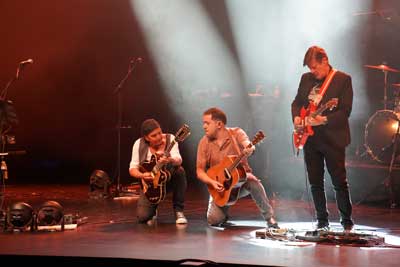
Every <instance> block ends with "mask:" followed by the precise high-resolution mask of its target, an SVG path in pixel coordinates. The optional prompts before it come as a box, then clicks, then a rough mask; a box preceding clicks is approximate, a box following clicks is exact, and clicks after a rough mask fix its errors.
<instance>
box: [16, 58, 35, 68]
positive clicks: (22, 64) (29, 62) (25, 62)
mask: <svg viewBox="0 0 400 267" xmlns="http://www.w3.org/2000/svg"><path fill="white" fill-rule="evenodd" d="M32 63H33V59H31V58H30V59H27V60H24V61H21V62H20V63H19V65H20V66H24V65H26V64H32Z"/></svg>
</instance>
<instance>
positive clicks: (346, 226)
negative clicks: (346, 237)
mask: <svg viewBox="0 0 400 267" xmlns="http://www.w3.org/2000/svg"><path fill="white" fill-rule="evenodd" d="M353 227H354V224H343V230H344V232H346V233H349V232H351V230H353Z"/></svg>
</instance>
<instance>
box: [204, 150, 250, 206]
mask: <svg viewBox="0 0 400 267" xmlns="http://www.w3.org/2000/svg"><path fill="white" fill-rule="evenodd" d="M236 158H237V156H227V157H225V158H224V159H223V160H222V161H221V162H220V163H219V164H217V165H215V166H213V167H212V168H210V169H208V170H207V175H208V176H209V177H210V178H211V179H214V180H216V181H218V182H220V183H221V184H223V185H224V188H225V190H224V191H222V192H217V191H216V190H215V189H214V188H213V187H212V186H208V191H209V193H210V195H211V196H212V198H213V200H214V202H215V204H217V206H219V207H223V206H227V205H233V204H234V203H235V202H236V201H237V200H238V197H239V193H240V187H241V186H242V184H243V183H245V182H246V171H245V170H244V168H243V166H242V165H240V164H239V165H238V166H237V167H236V168H234V169H233V170H232V171H231V172H228V170H227V169H228V168H229V167H230V166H231V165H232V163H233V162H234V161H235V159H236Z"/></svg>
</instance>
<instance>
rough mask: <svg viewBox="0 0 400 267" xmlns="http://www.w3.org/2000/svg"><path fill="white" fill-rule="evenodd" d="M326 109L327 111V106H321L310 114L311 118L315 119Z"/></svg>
mask: <svg viewBox="0 0 400 267" xmlns="http://www.w3.org/2000/svg"><path fill="white" fill-rule="evenodd" d="M327 109H328V105H322V106H320V107H319V108H318V109H317V110H316V111H314V112H313V113H312V114H311V117H313V118H315V117H316V116H318V115H321V113H322V112H324V111H325V110H327Z"/></svg>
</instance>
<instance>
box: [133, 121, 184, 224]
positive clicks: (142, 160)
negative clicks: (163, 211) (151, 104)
mask: <svg viewBox="0 0 400 267" xmlns="http://www.w3.org/2000/svg"><path fill="white" fill-rule="evenodd" d="M182 132H183V131H179V132H178V133H177V134H180V133H182ZM141 135H142V137H141V138H139V139H137V140H136V141H135V143H134V145H133V148H132V159H131V162H130V166H129V174H130V175H131V176H132V177H135V178H138V179H141V181H142V191H141V193H140V197H139V199H138V202H137V217H138V221H139V223H148V224H150V223H151V222H153V221H154V219H155V217H156V216H157V207H158V204H159V202H161V201H162V200H163V199H164V197H165V194H166V188H167V189H168V190H172V194H173V196H172V201H173V209H174V212H175V219H176V223H177V224H186V223H187V219H186V218H185V216H184V214H183V209H184V197H185V192H186V187H187V181H186V174H185V170H184V169H183V167H182V166H181V163H182V157H181V155H180V153H179V148H178V144H177V142H176V139H178V138H177V137H175V136H174V135H172V134H164V133H163V132H162V130H161V127H160V124H159V123H158V122H157V121H156V120H154V119H148V120H145V121H144V122H143V123H142V126H141ZM183 135H185V137H186V136H187V135H188V132H185V133H183Z"/></svg>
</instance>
